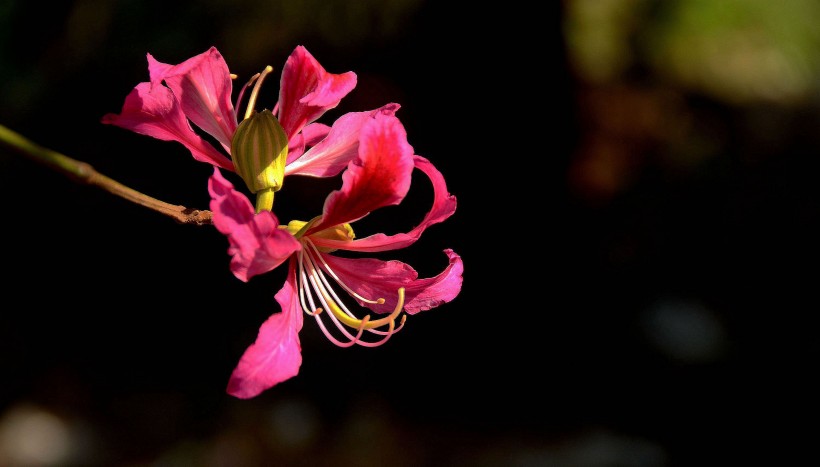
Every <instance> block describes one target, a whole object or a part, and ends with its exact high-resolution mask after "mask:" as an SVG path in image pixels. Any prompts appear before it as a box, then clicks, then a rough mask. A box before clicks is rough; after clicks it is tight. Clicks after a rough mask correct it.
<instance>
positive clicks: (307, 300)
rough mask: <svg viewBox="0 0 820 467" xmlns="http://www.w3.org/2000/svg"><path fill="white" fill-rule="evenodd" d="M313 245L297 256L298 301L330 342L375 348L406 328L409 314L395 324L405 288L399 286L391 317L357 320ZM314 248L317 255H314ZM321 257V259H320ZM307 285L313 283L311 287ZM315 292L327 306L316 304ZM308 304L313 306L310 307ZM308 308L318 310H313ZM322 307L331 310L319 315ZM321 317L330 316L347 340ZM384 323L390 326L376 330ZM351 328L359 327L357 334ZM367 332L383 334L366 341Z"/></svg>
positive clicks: (356, 328)
mask: <svg viewBox="0 0 820 467" xmlns="http://www.w3.org/2000/svg"><path fill="white" fill-rule="evenodd" d="M302 243H303V245H304V244H305V243H310V242H309V241H307V240H306V239H305V240H304V241H303V242H302ZM311 246H312V247H313V248H312V249H302V250H300V251H299V253H298V257H297V259H298V263H299V300H300V304H301V305H302V309H303V310H304V311H305V312H306V313H307V314H308V315H310V316H313V317H314V318H315V319H316V323H317V324H318V325H319V328H320V329H321V330H322V333H323V334H324V335H325V337H327V338H328V340H329V341H331V342H332V343H333V344H335V345H337V346H339V347H350V346H352V345H354V344H358V345H361V346H363V347H376V346H379V345H382V344H384V343H385V342H387V340H388V339H390V337H391V336H392V335H393V334H395V333H396V332H398V331H399V330H401V329H402V328H403V327H404V324H405V322H406V321H407V315H404V316H402V318H401V321H400V323H399V325H398V326H396V318H397V317H398V316H399V314H400V313H401V311H402V310H403V309H404V300H405V289H404V287H400V288H399V289H398V301H397V303H396V307H395V308H394V309H393V311H392V312H391V313H390V314H389V315H388V316H385V317H383V318H380V319H377V320H372V318H371V315H370V314H368V315H365V316H364V318H362V319H358V318H357V317H356V315H354V314H353V313H351V312H350V310H348V309H347V306H346V305H345V304H344V302H343V301H342V300H341V299H340V298H339V296H338V295H337V293H336V291H335V290H334V289H333V287H332V286H331V284H330V283H329V281H328V279H327V277H325V275H324V273H323V271H322V269H321V268H320V267H319V266H318V265H317V263H316V261H317V259H316V257H317V256H319V255H318V251H316V248H315V247H314V246H313V245H311ZM311 250H312V251H313V252H315V253H316V254H315V255H314V254H311ZM319 259H320V260H321V258H319ZM322 263H323V265H325V266H326V263H325V262H324V261H322ZM334 276H335V274H334ZM334 278H335V277H334ZM308 284H310V286H309V287H308ZM314 292H315V293H316V298H318V300H319V302H320V303H321V305H322V306H323V307H324V308H317V307H316V303H315V302H314V296H313V294H314ZM368 302H369V303H384V300H383V299H382V300H381V301H375V302H374V301H372V300H370V301H368ZM308 304H309V305H310V306H308ZM307 310H315V311H313V312H310V311H307ZM323 310H328V311H329V313H326V314H323V315H321V316H320V315H319V313H321V312H322V311H323ZM322 316H328V317H329V318H330V320H331V321H332V322H333V324H334V325H335V326H336V328H337V329H338V330H339V332H340V333H342V335H343V336H344V337H345V338H346V339H347V341H343V340H340V339H338V338H336V337H335V336H333V335H332V334H331V332H330V330H329V329H328V327H327V326H326V325H325V323H324V320H322ZM385 325H386V326H387V330H384V331H383V330H380V329H377V328H381V327H383V326H385ZM348 327H349V328H353V329H355V330H356V333H355V335H354V334H353V333H351V332H349V331H348V330H347V328H348ZM364 331H368V332H371V333H374V334H377V335H380V336H383V337H382V338H381V339H379V340H378V341H376V342H366V341H363V340H362V339H361V337H362V334H363V333H364Z"/></svg>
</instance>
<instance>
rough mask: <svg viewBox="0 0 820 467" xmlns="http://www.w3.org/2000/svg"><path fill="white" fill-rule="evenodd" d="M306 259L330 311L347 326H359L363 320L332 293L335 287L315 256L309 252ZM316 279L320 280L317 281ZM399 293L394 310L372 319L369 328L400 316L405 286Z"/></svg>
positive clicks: (311, 276) (311, 280)
mask: <svg viewBox="0 0 820 467" xmlns="http://www.w3.org/2000/svg"><path fill="white" fill-rule="evenodd" d="M304 259H305V260H306V261H304V263H305V264H306V265H307V267H308V277H309V278H310V282H311V284H312V285H313V287H314V290H315V291H316V292H318V293H319V295H320V299H323V300H321V301H322V303H323V304H324V305H325V306H326V307H327V309H328V311H329V312H330V313H332V314H334V315H335V316H336V317H337V318H338V319H339V320H340V321H341V322H342V323H344V324H345V325H346V326H349V327H351V328H357V327H358V326H359V324H360V322H361V320H359V319H356V318H355V315H353V313H351V312H350V311H348V310H347V308H346V307H345V306H344V303H342V301H341V300H339V298H338V296H335V293H333V295H331V292H333V289H332V288H331V287H330V284H329V283H328V282H327V279H326V278H324V276H323V275H322V271H321V270H319V268H317V267H316V265H315V263H314V261H315V259H314V256H313V255H311V254H310V253H309V252H308V253H307V255H305V256H304ZM316 279H319V280H318V281H317V280H316ZM398 294H399V299H398V302H397V303H396V307H395V308H394V309H393V311H392V312H391V313H390V314H389V315H388V316H385V317H384V318H380V319H377V320H374V321H370V322H369V323H368V324H367V329H373V328H379V327H382V326H384V325H385V324H388V323H389V322H391V321H393V320H395V319H396V318H397V317H398V316H399V313H401V310H402V309H403V308H404V287H400V288H399V290H398ZM334 298H335V300H334Z"/></svg>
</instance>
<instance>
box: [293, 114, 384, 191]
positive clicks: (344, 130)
mask: <svg viewBox="0 0 820 467" xmlns="http://www.w3.org/2000/svg"><path fill="white" fill-rule="evenodd" d="M398 109H399V105H398V104H387V105H385V106H384V107H381V108H379V109H376V110H371V111H367V112H349V113H347V114H345V115H342V116H341V117H339V119H338V120H336V122H334V123H333V127H332V128H331V129H330V132H329V133H328V134H327V137H326V138H324V139H323V140H321V142H319V143H318V144H316V143H314V144H316V145H315V146H313V147H312V148H310V149H309V150H308V151H307V152H305V153H304V154H303V155H302V156H301V157H299V158H298V159H296V158H293V159H295V160H293V161H292V162H290V161H289V162H288V166H287V167H286V168H285V175H308V176H312V177H333V176H336V175H338V174H339V172H341V171H342V170H344V168H345V167H346V166H347V164H348V163H349V162H350V161H351V160H353V159H354V158H355V157H356V156H358V154H359V136H360V130H361V128H362V126H363V125H364V124H365V123H367V122H368V121H369V120H371V119H374V118H376V115H377V114H383V115H388V116H393V115H395V114H396V111H397V110H398ZM311 126H313V125H309V126H307V127H305V130H307V129H308V128H310V127H311ZM303 133H304V131H303ZM297 138H298V135H297ZM288 159H291V158H290V156H289V157H288Z"/></svg>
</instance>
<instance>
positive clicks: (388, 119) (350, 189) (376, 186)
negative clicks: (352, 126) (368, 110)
mask: <svg viewBox="0 0 820 467" xmlns="http://www.w3.org/2000/svg"><path fill="white" fill-rule="evenodd" d="M412 172H413V148H412V147H411V146H410V144H408V143H407V134H406V133H405V131H404V126H403V125H402V124H401V122H399V119H398V118H396V117H395V116H393V115H388V114H383V113H377V114H375V117H374V118H372V119H368V120H367V121H366V123H365V124H364V125H363V126H362V128H361V131H360V136H359V155H358V157H356V158H355V159H353V160H352V161H351V162H350V163H349V164H348V168H347V170H345V172H344V173H343V174H342V188H341V189H340V190H336V191H334V192H332V193H331V194H330V195H328V197H327V199H325V206H324V211H323V215H322V220H321V221H319V222H318V223H317V224H316V225H315V226H313V227H312V228H311V229H310V230H308V232H307V233H306V234H307V235H310V233H311V232H317V231H319V230H322V229H324V228H326V227H331V226H334V225H338V224H343V223H346V222H353V221H355V220H357V219H361V218H362V217H364V216H366V215H367V214H368V213H370V212H371V211H373V210H374V209H377V208H380V207H382V206H389V205H395V204H398V203H400V202H401V200H402V199H404V196H405V195H406V194H407V191H408V190H409V189H410V180H411V174H412Z"/></svg>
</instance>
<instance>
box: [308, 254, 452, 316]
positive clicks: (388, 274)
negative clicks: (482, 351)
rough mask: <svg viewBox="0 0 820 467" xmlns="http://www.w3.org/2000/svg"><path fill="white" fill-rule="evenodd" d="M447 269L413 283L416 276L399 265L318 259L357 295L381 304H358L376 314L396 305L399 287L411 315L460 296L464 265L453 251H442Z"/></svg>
mask: <svg viewBox="0 0 820 467" xmlns="http://www.w3.org/2000/svg"><path fill="white" fill-rule="evenodd" d="M444 253H445V254H447V257H448V258H449V264H448V266H447V267H446V268H445V269H444V271H442V272H441V273H439V274H438V275H436V276H435V277H430V278H425V279H417V277H418V273H417V272H416V271H415V270H414V269H413V268H412V267H410V265H408V264H405V263H402V262H400V261H381V260H377V259H373V258H341V257H338V256H334V255H331V254H324V255H322V257H323V258H324V259H325V261H326V262H327V263H328V264H329V265H330V267H331V268H332V269H333V271H334V272H335V273H336V275H337V276H339V278H340V279H341V280H342V282H344V283H345V284H347V285H348V286H349V287H351V288H352V289H353V290H354V291H355V292H356V293H358V294H359V295H361V296H363V297H366V298H369V299H371V300H376V299H378V298H384V300H385V302H384V304H381V305H378V304H370V303H366V302H362V301H359V304H360V305H362V306H366V307H368V308H370V309H372V310H373V311H375V312H377V313H389V312H390V311H392V310H393V309H394V308H395V306H396V303H397V301H398V292H397V291H398V289H399V287H404V288H405V298H404V310H405V311H406V312H407V313H410V314H415V313H418V312H419V311H424V310H429V309H431V308H435V307H437V306H439V305H441V304H443V303H447V302H449V301H452V300H453V299H454V298H456V296H458V294H459V292H461V283H462V275H463V273H464V264H463V263H462V261H461V257H460V256H459V255H457V254H456V253H455V252H453V250H449V249H448V250H444Z"/></svg>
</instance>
